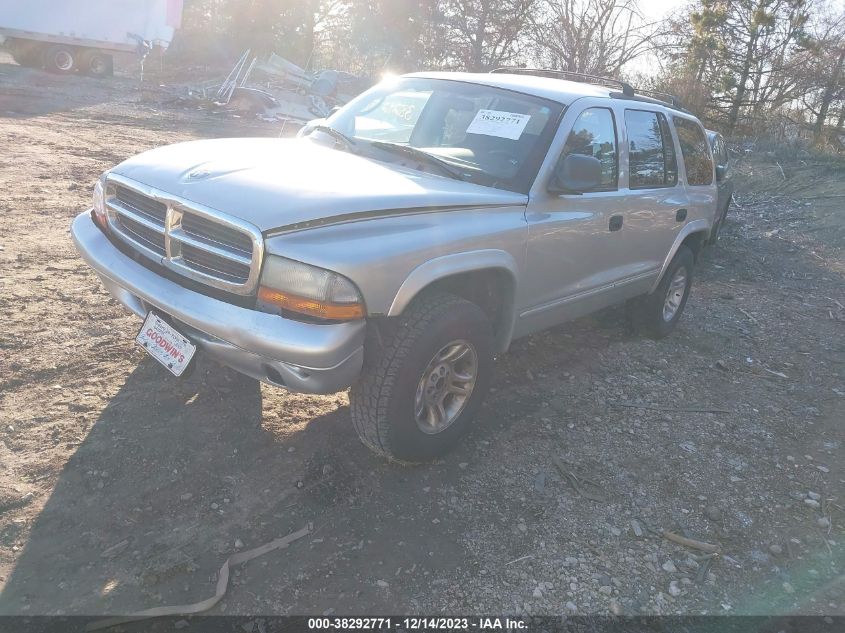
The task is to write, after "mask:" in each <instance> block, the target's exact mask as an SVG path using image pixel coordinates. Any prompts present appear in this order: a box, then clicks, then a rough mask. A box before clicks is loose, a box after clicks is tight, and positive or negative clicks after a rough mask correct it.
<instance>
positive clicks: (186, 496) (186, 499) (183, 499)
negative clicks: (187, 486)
mask: <svg viewBox="0 0 845 633" xmlns="http://www.w3.org/2000/svg"><path fill="white" fill-rule="evenodd" d="M193 496H194V495H193V494H191V493H190V492H186V493H185V494H183V495H182V496H181V497H179V498H180V499H181V500H182V501H190V500H191V498H192V497H193Z"/></svg>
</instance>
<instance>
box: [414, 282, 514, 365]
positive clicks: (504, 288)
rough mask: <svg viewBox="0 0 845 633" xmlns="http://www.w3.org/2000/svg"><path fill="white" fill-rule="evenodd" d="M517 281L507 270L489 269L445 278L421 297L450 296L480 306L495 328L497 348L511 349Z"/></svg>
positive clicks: (425, 289) (424, 289)
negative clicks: (442, 293) (446, 294)
mask: <svg viewBox="0 0 845 633" xmlns="http://www.w3.org/2000/svg"><path fill="white" fill-rule="evenodd" d="M514 291H515V288H514V280H513V277H512V276H511V274H510V272H508V271H507V270H505V269H503V268H485V269H482V270H473V271H470V272H465V273H458V274H455V275H450V276H448V277H443V278H441V279H438V280H436V281H433V282H432V283H430V284H429V285H427V286H425V287H424V288H423V289H422V290H420V292H419V293H418V295H417V297H419V296H422V295H423V294H428V293H431V292H448V293H450V294H453V295H457V296H458V297H461V298H462V299H466V300H467V301H471V302H472V303H474V304H476V305H477V306H478V307H480V308H481V309H482V310H484V313H485V314H486V315H487V317H488V318H489V319H490V322H491V323H492V324H493V331H494V333H495V335H496V347H497V348H498V349H499V351H504V350H506V349H507V346H508V343H509V342H510V336H511V332H512V330H513V318H514V305H513V303H514Z"/></svg>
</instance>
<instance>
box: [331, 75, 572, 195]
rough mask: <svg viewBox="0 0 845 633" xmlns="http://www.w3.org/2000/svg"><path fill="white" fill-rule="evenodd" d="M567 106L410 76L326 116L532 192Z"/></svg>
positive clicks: (345, 129)
mask: <svg viewBox="0 0 845 633" xmlns="http://www.w3.org/2000/svg"><path fill="white" fill-rule="evenodd" d="M562 109H563V106H562V105H561V104H560V103H556V102H554V101H548V100H546V99H541V98H538V97H532V96H530V95H525V94H522V93H518V92H513V91H510V90H503V89H500V88H492V87H488V86H482V85H478V84H470V83H462V82H458V81H451V80H442V79H422V78H413V77H408V78H397V79H392V80H388V81H385V82H382V83H380V84H379V85H377V86H375V87H374V88H372V89H370V90H368V91H367V92H365V93H363V94H362V95H360V96H359V97H357V98H356V99H354V100H353V101H351V102H350V103H349V104H347V105H346V106H345V107H344V108H343V109H341V110H340V111H338V112H337V113H336V114H335V115H333V116H332V117H331V118H329V119H328V122H327V123H328V124H329V125H330V126H331V127H333V128H334V129H336V130H338V131H340V132H342V133H343V134H345V135H346V136H349V137H353V138H355V139H357V140H364V141H371V142H378V143H376V145H381V144H382V143H394V144H398V145H405V146H410V147H413V148H415V149H418V150H422V151H424V152H426V153H427V154H430V155H431V156H434V157H436V158H437V159H439V160H441V161H443V162H445V163H448V164H449V165H451V166H454V167H456V168H457V171H458V172H459V173H460V174H461V175H462V177H463V178H464V179H465V180H469V181H472V182H477V183H479V184H483V185H488V186H492V187H498V188H500V189H509V190H511V191H519V192H522V193H527V192H528V189H529V188H530V186H531V183H532V182H533V180H534V177H535V176H536V174H537V170H538V169H539V166H540V163H541V162H542V160H543V157H544V156H545V153H546V150H547V149H548V146H549V143H550V142H551V138H552V136H553V134H554V130H555V128H556V126H557V122H558V119H559V117H560V114H561V111H562ZM382 149H383V147H382ZM405 157H406V160H407V154H406V155H405ZM379 158H382V156H381V155H379ZM401 158H402V156H401V155H399V154H396V155H394V157H393V158H392V159H393V160H397V159H401Z"/></svg>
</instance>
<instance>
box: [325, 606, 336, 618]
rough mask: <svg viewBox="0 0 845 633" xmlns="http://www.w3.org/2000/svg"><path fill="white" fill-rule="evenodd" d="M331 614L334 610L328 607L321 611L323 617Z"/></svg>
mask: <svg viewBox="0 0 845 633" xmlns="http://www.w3.org/2000/svg"><path fill="white" fill-rule="evenodd" d="M332 613H334V608H333V607H329V608H328V609H326V610H325V611H323V615H325V616H328V615H331V614H332Z"/></svg>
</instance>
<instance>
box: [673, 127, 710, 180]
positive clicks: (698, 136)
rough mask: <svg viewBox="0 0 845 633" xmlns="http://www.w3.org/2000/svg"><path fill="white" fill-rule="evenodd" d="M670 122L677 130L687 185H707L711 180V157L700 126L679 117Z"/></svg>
mask: <svg viewBox="0 0 845 633" xmlns="http://www.w3.org/2000/svg"><path fill="white" fill-rule="evenodd" d="M672 122H673V123H674V124H675V129H676V130H677V132H678V141H679V142H680V144H681V155H682V156H683V157H684V164H685V165H686V169H687V184H688V185H709V184H711V183H712V182H713V159H712V158H711V155H710V145H709V144H708V143H707V137H705V136H704V130H703V129H701V126H700V125H698V124H697V123H695V122H694V121H690V120H689V119H683V118H681V117H677V116H676V117H673V118H672Z"/></svg>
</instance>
